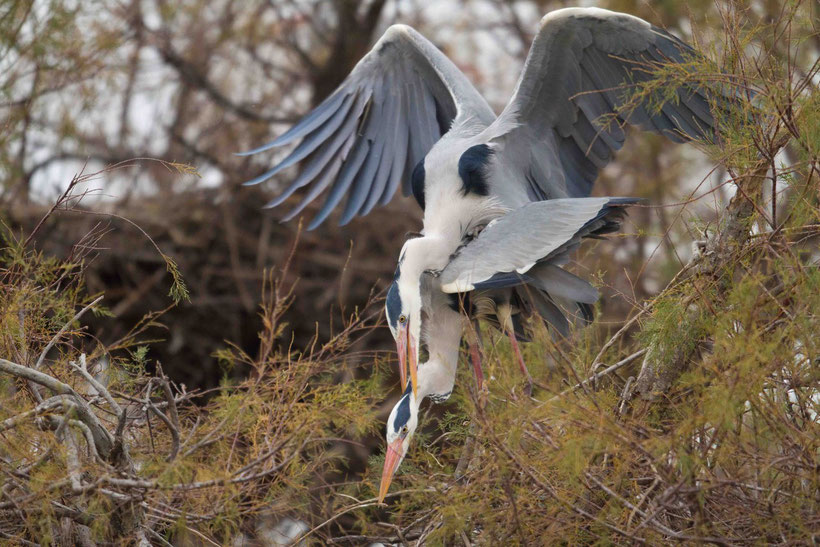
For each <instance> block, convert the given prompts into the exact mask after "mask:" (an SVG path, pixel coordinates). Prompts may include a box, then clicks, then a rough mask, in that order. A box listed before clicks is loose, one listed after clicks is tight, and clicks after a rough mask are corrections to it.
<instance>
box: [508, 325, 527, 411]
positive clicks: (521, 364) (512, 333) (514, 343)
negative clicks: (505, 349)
mask: <svg viewBox="0 0 820 547" xmlns="http://www.w3.org/2000/svg"><path fill="white" fill-rule="evenodd" d="M507 336H509V337H510V344H511V345H512V349H513V353H514V354H515V358H516V360H517V361H518V368H520V369H521V373H522V374H523V375H524V376H525V377H526V378H527V389H526V392H527V396H530V395H532V384H533V381H532V376H530V371H529V370H527V365H525V364H524V358H523V357H522V356H521V348H519V347H518V340H517V339H516V338H515V331H514V330H512V329H510V330H508V331H507Z"/></svg>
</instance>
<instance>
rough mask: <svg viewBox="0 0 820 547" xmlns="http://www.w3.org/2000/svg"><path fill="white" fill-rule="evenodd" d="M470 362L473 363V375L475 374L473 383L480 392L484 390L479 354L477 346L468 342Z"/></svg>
mask: <svg viewBox="0 0 820 547" xmlns="http://www.w3.org/2000/svg"><path fill="white" fill-rule="evenodd" d="M469 345H470V361H472V363H473V374H475V383H476V386H477V387H478V391H479V392H480V391H481V390H482V389H483V388H484V372H483V371H482V370H481V352H480V351H479V349H478V344H476V343H473V342H470V344H469Z"/></svg>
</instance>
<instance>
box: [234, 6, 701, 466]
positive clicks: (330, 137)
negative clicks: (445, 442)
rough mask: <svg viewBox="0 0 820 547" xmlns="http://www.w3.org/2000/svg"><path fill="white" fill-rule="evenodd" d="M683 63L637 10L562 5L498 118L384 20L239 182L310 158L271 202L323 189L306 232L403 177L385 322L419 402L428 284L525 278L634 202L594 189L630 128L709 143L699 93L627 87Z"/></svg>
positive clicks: (382, 193)
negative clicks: (401, 217)
mask: <svg viewBox="0 0 820 547" xmlns="http://www.w3.org/2000/svg"><path fill="white" fill-rule="evenodd" d="M689 56H694V51H693V50H692V49H691V48H690V47H689V46H688V45H686V44H685V43H683V42H682V41H680V40H679V39H678V38H676V37H674V36H672V35H671V34H669V33H667V32H666V31H664V30H662V29H659V28H657V27H654V26H652V25H650V24H649V23H647V22H646V21H643V20H642V19H639V18H637V17H633V16H630V15H626V14H621V13H615V12H611V11H607V10H602V9H596V8H566V9H561V10H557V11H554V12H551V13H549V14H547V15H546V16H544V18H543V19H542V20H541V25H540V29H539V31H538V33H537V35H536V37H535V40H534V41H533V43H532V46H531V48H530V51H529V54H528V56H527V60H526V63H525V65H524V69H523V71H522V73H521V76H520V78H519V80H518V83H517V85H516V88H515V91H514V93H513V96H512V98H511V99H510V102H509V103H508V105H507V106H506V107H505V108H504V110H503V112H502V113H501V114H500V115H499V116H498V117H496V115H495V113H494V112H493V110H492V109H491V108H490V107H489V105H488V104H487V102H486V101H485V100H484V99H483V98H482V97H481V95H480V94H479V93H478V92H477V91H476V89H475V88H474V87H473V86H472V84H470V82H469V81H468V80H467V78H466V77H465V76H464V74H462V73H461V72H460V71H459V70H458V68H456V66H455V65H454V64H453V63H452V62H451V61H450V60H449V59H448V58H447V57H446V56H445V55H443V54H442V53H441V52H440V51H439V50H438V49H436V48H435V46H433V45H432V44H431V43H430V42H429V41H428V40H426V39H425V38H424V37H422V36H421V35H420V34H418V33H417V32H416V31H414V30H413V29H412V28H410V27H407V26H404V25H393V26H391V27H390V28H388V29H387V31H386V32H385V33H384V35H383V36H382V37H381V39H380V40H379V41H378V42H377V43H376V44H375V46H374V47H373V49H372V50H371V51H370V52H369V53H368V54H367V55H366V56H365V57H364V58H363V59H362V60H361V61H360V62H359V63H358V64H357V65H356V67H355V68H354V69H353V71H352V72H351V74H350V75H349V76H348V78H347V79H346V80H345V81H344V82H343V83H342V84H341V85H340V86H339V88H338V89H336V91H334V92H333V93H332V94H331V95H330V96H329V97H328V98H327V99H325V100H324V101H323V102H322V103H321V104H320V105H319V106H317V107H316V108H315V109H314V110H313V111H311V112H310V113H309V114H307V115H306V116H305V117H304V118H302V120H300V121H299V122H298V123H297V124H296V125H295V126H293V127H292V128H291V129H289V130H288V131H287V132H285V133H284V134H283V135H282V136H280V137H279V138H277V139H276V140H274V141H273V142H271V143H270V144H268V145H265V146H263V147H260V148H257V149H255V150H251V151H250V152H247V154H253V153H257V152H261V151H264V150H268V149H271V148H274V147H277V146H281V145H285V144H288V143H292V142H295V141H297V140H300V139H301V142H300V143H299V144H298V146H296V147H295V148H294V149H293V151H292V152H291V153H290V154H289V155H288V156H287V157H286V158H285V159H284V160H283V161H282V162H280V163H279V164H278V165H276V166H275V167H274V168H272V169H271V170H269V171H267V172H266V173H264V174H262V175H260V176H259V177H256V178H255V179H253V180H251V181H248V183H247V184H256V183H259V182H262V181H264V180H267V179H269V178H270V177H272V176H274V175H275V174H276V173H278V172H280V171H281V170H283V169H285V168H287V167H289V166H292V165H295V164H296V163H298V162H301V161H302V160H307V162H306V164H305V165H304V166H303V168H302V170H301V172H300V173H299V175H298V176H297V177H296V178H295V179H294V180H293V182H291V183H290V185H289V186H288V187H287V188H285V190H284V191H283V192H282V193H281V194H280V195H279V196H278V197H277V198H275V199H274V200H273V201H271V202H270V203H269V204H268V205H269V206H270V207H274V206H277V205H279V204H281V203H283V202H284V201H285V200H286V199H287V198H288V197H289V196H291V195H292V194H293V193H294V192H295V191H296V190H298V189H300V188H302V187H305V186H309V188H308V190H307V192H306V193H305V195H304V196H303V198H302V200H301V201H300V202H299V204H298V205H297V206H296V207H295V208H294V209H293V210H292V211H291V212H290V213H288V214H287V215H286V216H285V218H284V220H288V219H290V218H293V217H294V216H296V215H297V214H299V213H300V212H301V211H302V210H303V209H304V208H305V207H306V206H307V205H308V204H309V203H310V202H312V201H313V200H314V199H316V198H317V197H318V196H319V194H321V193H323V192H325V190H327V197H326V199H325V203H324V205H323V206H322V208H321V209H320V210H319V212H318V213H317V215H316V217H315V218H314V219H313V221H312V222H311V223H310V225H309V226H308V228H309V229H312V228H315V227H316V226H318V225H319V224H321V223H322V222H323V221H324V220H325V219H326V218H327V217H328V216H329V215H330V213H331V212H332V211H333V210H334V209H335V208H336V206H337V205H338V204H339V203H340V202H341V200H342V198H343V197H345V196H347V201H346V204H345V206H344V209H343V211H342V214H341V219H340V223H341V224H345V223H347V222H349V221H350V220H351V219H352V218H353V217H354V216H356V215H365V214H367V213H368V212H370V211H371V210H372V209H373V207H375V206H376V205H377V204H380V205H383V204H386V203H387V202H388V201H390V199H391V198H392V197H393V195H394V194H395V193H396V190H397V188H398V186H399V184H400V183H402V188H403V191H404V194H405V195H409V194H410V193H412V195H413V196H414V197H415V199H416V201H417V202H418V204H419V205H420V206H421V208H422V209H423V210H424V227H423V230H422V232H421V234H422V235H421V237H418V238H414V239H411V240H409V241H407V242H406V243H405V244H404V247H403V248H402V251H401V254H400V257H399V264H398V268H397V277H396V279H395V284H396V291H395V293H396V300H395V301H394V302H393V304H392V305H393V306H394V311H395V312H396V313H391V314H390V315H389V316H388V319H389V324H390V328H391V331H392V332H393V334H394V336H395V337H396V343H397V349H398V352H399V361H400V372H401V374H402V375H405V374H406V371H409V373H410V380H411V381H410V383H411V384H412V389H411V393H412V394H413V398H414V399H415V400H416V401H420V398H421V397H420V396H421V395H422V394H423V393H424V391H423V390H422V392H421V393H420V392H419V391H418V384H419V382H418V374H417V369H418V365H417V363H418V355H419V342H420V338H421V328H422V308H423V298H424V297H423V295H422V288H423V287H425V286H428V282H427V278H433V280H434V282H433V283H432V284H431V286H430V288H429V290H431V291H433V292H435V291H439V292H442V293H449V294H455V293H466V292H471V291H474V290H483V289H504V288H509V287H514V286H518V285H521V284H522V283H527V282H528V277H527V276H528V274H530V276H531V272H532V270H533V268H535V267H537V266H539V265H540V264H542V263H543V262H544V261H547V262H549V260H550V259H551V258H554V255H555V253H560V252H561V251H560V249H561V246H562V245H565V244H566V242H567V241H568V240H571V239H572V238H573V237H576V235H577V234H579V233H581V232H583V230H584V229H585V227H588V226H590V225H591V223H592V224H594V223H599V222H602V221H604V220H605V219H607V218H608V217H609V215H610V214H611V211H613V210H617V209H618V208H621V207H623V206H624V205H628V204H629V203H632V200H625V199H618V198H589V197H587V196H588V195H589V193H590V190H591V187H592V184H593V182H594V181H595V179H596V177H597V175H598V172H599V171H600V169H602V168H603V167H604V166H605V165H606V164H607V163H609V161H610V160H611V159H612V157H613V154H614V152H615V151H617V150H618V149H620V148H621V146H622V145H623V142H624V140H625V132H624V125H626V124H630V125H634V126H637V127H639V128H640V129H643V130H647V131H653V132H656V133H661V134H663V135H665V136H667V137H668V138H670V139H671V140H673V141H676V142H681V141H684V140H687V139H703V140H710V139H711V138H712V137H713V136H714V132H713V127H714V120H713V117H712V114H711V112H710V105H709V100H708V99H707V97H706V96H705V94H704V92H703V91H702V90H701V89H699V88H694V87H691V86H685V85H684V86H681V87H679V88H678V89H676V90H674V95H675V97H674V99H675V100H672V101H667V102H665V103H664V102H663V99H664V98H666V97H660V98H659V97H641V96H634V97H633V96H632V95H631V94H630V90H629V88H630V87H631V86H632V85H633V84H640V83H641V82H643V81H647V80H649V79H651V78H652V77H653V76H652V74H651V72H652V71H651V68H652V67H653V66H658V65H659V64H665V63H670V62H685V61H686V60H687V58H688V57H689ZM659 99H660V100H659ZM650 103H651V104H652V105H653V108H650ZM659 103H660V104H659ZM655 107H657V108H655ZM579 237H580V236H579ZM556 284H557V286H559V287H563V285H562V282H561V281H557V282H556ZM552 290H553V291H555V290H557V291H560V290H561V289H560V288H558V289H556V288H553V289H552ZM549 292H550V290H547V293H549ZM389 305H390V304H389ZM428 313H429V310H428ZM456 325H457V326H458V328H462V327H463V324H462V322H460V321H459V322H457V323H454V324H453V326H452V328H453V329H455V328H456ZM453 339H455V335H453ZM428 364H429V362H428ZM403 383H404V382H403ZM402 387H406V386H405V385H403V386H402ZM408 404H409V403H408ZM396 423H398V422H396ZM408 431H409V426H408ZM405 439H406V437H405ZM393 442H395V439H394V440H393ZM401 454H402V455H403V452H402V453H401Z"/></svg>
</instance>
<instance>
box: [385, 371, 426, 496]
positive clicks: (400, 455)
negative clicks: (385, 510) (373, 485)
mask: <svg viewBox="0 0 820 547" xmlns="http://www.w3.org/2000/svg"><path fill="white" fill-rule="evenodd" d="M418 417H419V401H418V399H416V396H415V395H413V390H412V389H411V387H410V386H407V389H405V390H404V395H402V397H401V399H399V402H398V403H396V406H394V407H393V410H392V411H391V412H390V417H389V418H388V419H387V435H386V437H387V449H386V451H385V455H384V471H382V481H381V485H380V486H379V503H381V502H382V501H384V497H385V496H386V495H387V490H388V488H390V483H391V482H392V480H393V476H394V475H395V474H396V469H398V468H399V464H400V463H401V461H402V460H403V459H404V456H405V455H406V454H407V449H408V448H409V447H410V439H411V438H412V437H413V433H415V432H416V426H417V425H418Z"/></svg>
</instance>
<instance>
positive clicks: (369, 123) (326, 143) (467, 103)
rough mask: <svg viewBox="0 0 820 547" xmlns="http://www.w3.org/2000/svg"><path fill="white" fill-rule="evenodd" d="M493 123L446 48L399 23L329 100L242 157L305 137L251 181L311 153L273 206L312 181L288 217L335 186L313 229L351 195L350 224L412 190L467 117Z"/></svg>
mask: <svg viewBox="0 0 820 547" xmlns="http://www.w3.org/2000/svg"><path fill="white" fill-rule="evenodd" d="M363 105H367V108H364V107H363ZM397 110H398V112H397ZM351 116H353V120H352V123H351ZM494 119H495V114H494V113H493V111H492V109H491V108H490V107H489V105H488V104H487V102H486V101H485V100H484V99H483V98H482V97H481V95H480V94H479V93H478V91H476V90H475V88H474V87H473V86H472V84H471V83H470V82H469V81H468V80H467V78H466V76H464V74H462V73H461V71H459V70H458V68H456V66H455V65H454V64H453V63H452V62H451V61H450V60H449V59H448V58H447V57H446V56H445V55H444V54H443V53H442V52H441V51H439V50H438V49H437V48H436V47H435V46H433V44H431V43H430V42H429V41H428V40H427V39H425V38H424V37H423V36H421V35H420V34H418V33H417V32H416V31H414V30H413V29H411V28H410V27H407V26H404V25H393V26H391V27H390V28H388V29H387V31H386V32H385V33H384V35H383V36H382V38H381V39H380V40H379V41H378V42H377V43H376V44H375V45H374V47H373V49H372V50H371V51H370V52H369V53H368V54H367V55H366V56H365V57H364V58H363V59H362V60H361V61H360V62H359V63H358V64H357V65H356V67H355V68H354V69H353V72H351V74H350V75H349V76H348V77H347V79H345V81H344V82H343V83H342V84H341V85H340V87H339V88H338V89H337V90H336V91H334V93H333V94H332V95H331V96H330V97H328V98H327V99H325V100H324V101H323V102H322V103H320V104H319V106H317V107H316V108H315V109H314V110H313V111H312V112H310V113H308V114H307V115H306V116H305V117H304V118H302V119H301V120H300V121H299V122H298V123H297V124H296V125H294V126H293V127H292V128H290V129H289V130H288V131H286V132H285V133H284V134H283V135H281V136H280V137H278V138H277V139H275V140H274V141H273V142H271V143H269V144H266V145H264V146H261V147H259V148H256V149H254V150H251V151H249V152H246V153H245V154H243V155H247V154H254V153H258V152H263V151H266V150H270V149H272V148H275V147H277V146H282V145H285V144H289V143H292V142H295V141H297V140H299V139H301V142H300V143H299V144H298V145H297V146H296V148H295V149H294V150H293V151H292V152H291V153H290V154H289V155H288V156H287V157H286V158H285V159H284V160H283V161H282V162H280V163H279V164H277V165H276V166H274V167H273V168H272V169H269V170H268V171H266V172H265V173H263V174H261V175H259V176H258V177H255V178H254V179H252V180H250V181H248V182H247V183H246V184H258V183H260V182H263V181H265V180H268V179H270V178H271V177H273V176H275V175H277V174H278V173H280V172H281V171H282V170H284V169H286V168H288V167H291V166H294V165H296V164H297V163H299V162H301V161H302V160H305V159H307V158H308V157H309V156H310V159H308V163H307V165H306V166H305V168H304V171H303V172H302V174H300V175H299V176H298V177H297V178H296V179H295V180H294V181H293V182H292V183H291V184H290V185H288V186H287V187H286V188H285V189H284V191H283V192H281V193H280V195H279V196H277V197H276V198H275V199H274V200H272V201H271V202H270V204H269V206H271V207H275V206H277V205H279V204H281V203H282V202H284V201H285V200H286V199H287V198H289V197H290V196H291V195H292V194H293V193H295V192H296V190H298V189H299V188H302V187H304V186H307V185H308V184H311V182H312V186H311V187H310V190H308V193H307V194H306V195H305V196H304V197H303V199H302V201H301V202H300V203H299V205H297V207H296V208H295V209H294V210H293V211H291V213H290V214H289V215H288V218H291V217H292V216H293V215H294V214H298V212H300V211H301V210H302V209H304V207H305V206H306V205H307V204H308V203H309V202H310V201H312V200H313V199H316V198H317V197H318V195H319V194H320V193H321V192H322V191H324V190H325V189H327V188H328V187H330V190H329V191H328V195H327V197H326V199H325V203H324V205H323V207H322V209H321V210H320V211H319V213H318V214H317V216H316V217H315V219H314V220H313V222H311V224H310V229H312V228H315V227H316V226H318V225H319V224H321V222H323V221H324V220H325V219H326V218H327V217H328V216H329V214H330V213H331V211H332V210H333V209H334V208H335V207H336V206H337V205H338V204H339V202H340V201H341V199H342V198H343V197H344V196H345V194H347V193H349V196H348V199H347V204H346V205H345V208H344V212H343V214H342V217H341V221H342V223H346V222H348V221H350V219H352V218H353V217H354V216H356V215H357V214H366V213H367V212H369V211H370V210H371V209H372V208H373V207H374V206H375V205H376V204H385V203H387V202H388V201H390V199H391V198H392V196H393V195H394V194H395V192H396V190H397V189H398V186H399V183H400V182H401V180H402V179H404V180H405V181H406V182H405V185H404V190H405V192H409V180H408V179H409V177H410V173H411V172H412V169H413V167H415V165H416V163H418V162H419V161H421V159H422V158H423V157H424V156H425V155H426V154H427V152H428V151H429V150H430V148H432V146H433V145H434V144H435V143H436V141H438V139H439V138H441V136H442V134H443V133H444V132H446V131H447V130H449V129H450V128H451V127H454V126H456V125H458V124H459V123H461V122H462V121H466V120H471V122H473V123H479V124H483V125H484V127H486V126H487V125H489V124H490V123H492V121H493V120H494ZM391 122H395V123H394V124H392V125H391ZM351 139H352V141H351ZM311 154H312V155H313V156H311ZM384 156H387V158H384ZM328 173H330V174H331V175H330V176H327V175H328ZM354 178H355V184H354V183H353V180H354Z"/></svg>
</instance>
